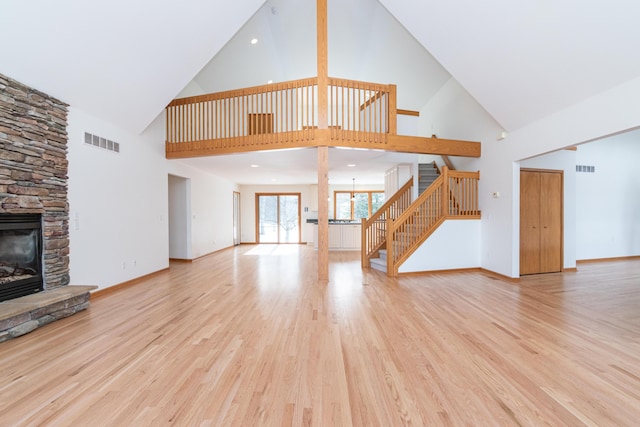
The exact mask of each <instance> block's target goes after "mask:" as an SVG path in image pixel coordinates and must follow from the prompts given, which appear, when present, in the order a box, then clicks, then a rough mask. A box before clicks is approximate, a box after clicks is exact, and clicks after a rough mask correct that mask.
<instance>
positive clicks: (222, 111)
mask: <svg viewBox="0 0 640 427" xmlns="http://www.w3.org/2000/svg"><path fill="white" fill-rule="evenodd" d="M324 87H326V96H320V95H325V94H322V93H319V84H318V78H317V77H313V78H308V79H301V80H294V81H289V82H283V83H276V84H269V85H265V86H256V87H250V88H244V89H238V90H231V91H226V92H219V93H213V94H207V95H200V96H193V97H188V98H180V99H176V100H174V101H172V102H171V103H170V104H169V105H168V106H167V109H166V119H167V120H166V157H167V158H185V157H198V156H211V155H221V154H231V153H241V152H248V151H262V150H276V149H286V148H300V147H319V146H334V147H335V146H340V147H351V148H367V149H379V150H387V151H400V152H410V153H423V154H443V155H452V156H466V157H479V156H480V143H478V142H469V141H457V140H446V139H436V138H423V137H415V136H400V135H397V120H396V117H397V114H398V110H397V107H396V86H395V85H383V84H377V83H367V82H360V81H355V80H346V79H338V78H331V77H329V78H328V84H326V85H325V86H324Z"/></svg>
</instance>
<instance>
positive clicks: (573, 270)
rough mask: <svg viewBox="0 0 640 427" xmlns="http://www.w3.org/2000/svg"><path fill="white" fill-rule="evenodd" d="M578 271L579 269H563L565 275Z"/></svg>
mask: <svg viewBox="0 0 640 427" xmlns="http://www.w3.org/2000/svg"><path fill="white" fill-rule="evenodd" d="M577 271H578V268H577V267H568V268H563V269H562V272H563V273H576V272H577Z"/></svg>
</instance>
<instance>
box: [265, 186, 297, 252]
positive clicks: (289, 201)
mask: <svg viewBox="0 0 640 427" xmlns="http://www.w3.org/2000/svg"><path fill="white" fill-rule="evenodd" d="M256 210H257V212H256V218H257V220H256V236H257V240H258V243H300V230H301V228H300V193H277V194H276V193H268V194H264V193H263V194H260V193H258V194H256Z"/></svg>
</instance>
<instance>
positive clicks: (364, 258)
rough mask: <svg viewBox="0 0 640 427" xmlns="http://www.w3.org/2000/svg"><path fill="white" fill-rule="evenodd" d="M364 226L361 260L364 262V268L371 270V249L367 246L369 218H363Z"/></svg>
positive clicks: (361, 228)
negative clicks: (369, 254)
mask: <svg viewBox="0 0 640 427" xmlns="http://www.w3.org/2000/svg"><path fill="white" fill-rule="evenodd" d="M360 220H361V223H362V225H361V226H360V238H361V241H360V258H361V261H362V268H369V256H368V255H367V254H368V253H369V247H368V246H367V233H368V232H369V230H367V218H361V219H360Z"/></svg>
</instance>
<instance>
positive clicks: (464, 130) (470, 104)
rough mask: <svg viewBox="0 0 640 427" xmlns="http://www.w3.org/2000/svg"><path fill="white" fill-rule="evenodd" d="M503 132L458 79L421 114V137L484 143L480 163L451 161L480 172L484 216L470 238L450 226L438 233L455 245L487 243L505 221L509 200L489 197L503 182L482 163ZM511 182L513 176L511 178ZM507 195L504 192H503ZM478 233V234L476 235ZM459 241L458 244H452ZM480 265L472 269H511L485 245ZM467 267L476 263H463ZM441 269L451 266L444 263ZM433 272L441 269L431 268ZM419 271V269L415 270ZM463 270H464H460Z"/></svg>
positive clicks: (469, 160)
mask: <svg viewBox="0 0 640 427" xmlns="http://www.w3.org/2000/svg"><path fill="white" fill-rule="evenodd" d="M500 132H502V128H501V127H500V125H499V124H498V123H497V122H496V121H495V120H494V119H493V118H492V117H491V116H490V115H489V114H488V113H487V112H486V111H485V110H484V109H483V108H482V106H480V104H478V103H477V102H476V101H475V100H474V99H473V98H472V97H471V96H470V95H469V94H468V93H467V92H466V91H465V89H464V88H463V87H462V86H460V84H459V83H458V82H457V81H456V80H455V79H450V80H449V81H448V82H447V83H446V84H445V85H444V86H443V87H442V88H441V89H440V90H439V91H438V93H436V95H435V96H434V97H433V98H432V99H431V100H430V102H429V103H428V104H426V105H425V106H424V107H423V108H422V109H421V110H420V135H423V136H431V135H432V134H436V135H437V136H438V137H440V138H446V139H460V140H466V141H478V142H481V143H482V157H481V159H474V158H464V157H450V159H451V161H452V162H453V164H454V166H455V167H456V169H457V170H464V171H477V170H480V181H479V183H478V191H479V205H480V210H481V212H482V219H481V220H480V226H479V227H476V228H473V229H470V230H467V231H468V232H469V233H471V234H469V235H468V236H464V239H463V240H460V237H461V236H460V235H458V234H456V233H455V231H454V230H452V229H451V227H450V226H447V228H445V229H443V231H441V230H439V234H441V235H442V234H444V233H449V234H450V237H451V239H452V240H451V242H452V243H454V244H455V245H461V244H464V242H465V241H466V240H467V239H469V240H470V241H472V242H482V243H483V242H484V240H485V239H491V238H492V236H491V235H487V233H490V232H489V231H488V230H491V229H493V227H494V226H495V225H496V224H499V223H500V222H501V221H503V220H504V218H503V217H504V216H505V214H504V210H503V209H504V208H506V207H508V206H509V204H508V202H507V201H508V197H509V195H508V194H507V195H506V197H502V198H500V199H492V198H491V196H490V194H491V192H492V191H496V190H497V189H500V188H501V184H502V181H503V178H500V177H494V176H492V174H488V173H487V172H486V171H485V170H481V164H482V163H481V160H482V159H484V158H490V157H491V153H489V154H487V143H486V141H488V140H494V141H495V137H496V136H497V135H498V134H499V133H500ZM430 159H431V158H430V157H427V156H425V157H421V159H420V161H421V162H423V161H430ZM435 160H436V162H437V163H438V164H440V165H442V163H443V162H442V159H438V158H435ZM509 179H511V175H509ZM503 193H504V192H503ZM490 204H491V205H494V206H495V205H502V206H503V209H488V206H489V205H490ZM462 223H463V221H455V222H454V224H462ZM473 233H475V234H473ZM453 239H458V240H453ZM478 253H479V257H480V260H481V261H480V262H478V263H477V264H476V265H473V267H478V266H482V267H484V268H489V269H490V270H494V271H501V269H504V268H508V263H509V260H505V259H503V258H500V257H498V258H494V257H493V256H492V254H491V253H490V252H488V251H487V250H485V245H484V243H483V244H480V245H479V246H478ZM493 259H496V261H497V263H498V266H495V265H493V264H492V263H491V262H490V261H491V260H493ZM429 262H430V261H427V260H424V266H425V268H426V267H427V266H429V264H428V263H429ZM463 264H464V266H465V267H468V266H469V265H470V264H473V263H463ZM442 265H448V264H447V263H444V264H442ZM430 267H431V268H432V269H440V268H438V266H432V265H431V266H430ZM416 268H418V267H416ZM459 268H463V267H459Z"/></svg>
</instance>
